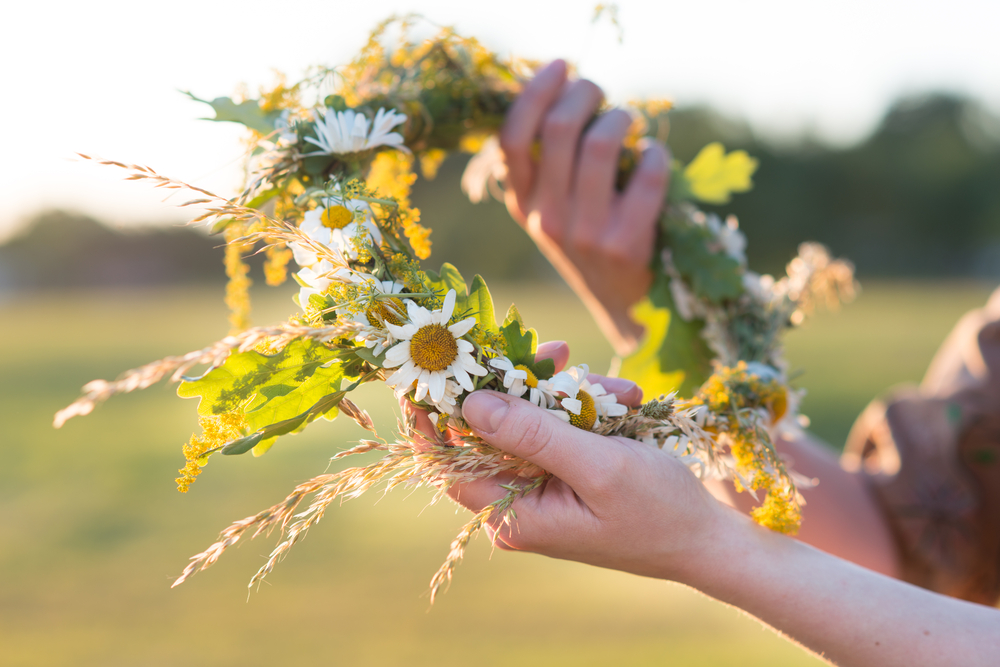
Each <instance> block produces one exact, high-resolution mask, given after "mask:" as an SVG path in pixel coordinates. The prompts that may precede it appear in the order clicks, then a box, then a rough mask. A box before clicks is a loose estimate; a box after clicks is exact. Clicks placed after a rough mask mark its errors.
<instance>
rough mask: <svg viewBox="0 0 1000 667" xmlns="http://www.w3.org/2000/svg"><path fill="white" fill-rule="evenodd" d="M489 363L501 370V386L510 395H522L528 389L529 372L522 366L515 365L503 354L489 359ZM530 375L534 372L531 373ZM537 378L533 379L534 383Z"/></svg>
mask: <svg viewBox="0 0 1000 667" xmlns="http://www.w3.org/2000/svg"><path fill="white" fill-rule="evenodd" d="M488 363H489V365H490V366H492V367H493V368H495V369H497V370H498V371H503V388H504V389H506V390H507V393H508V394H510V395H512V396H524V392H526V391H528V384H527V383H528V373H531V371H529V370H528V369H527V368H525V367H524V366H520V367H518V366H515V365H514V364H513V363H512V362H511V360H510V359H508V358H507V357H504V356H500V357H497V358H496V359H490V360H489V362H488ZM532 376H534V374H533V373H532ZM537 384H538V380H535V385H537Z"/></svg>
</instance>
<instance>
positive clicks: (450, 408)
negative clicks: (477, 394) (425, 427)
mask: <svg viewBox="0 0 1000 667" xmlns="http://www.w3.org/2000/svg"><path fill="white" fill-rule="evenodd" d="M461 395H462V387H461V386H459V384H458V383H457V382H455V381H454V380H450V379H449V380H445V381H444V398H442V399H441V400H440V401H435V400H431V402H430V403H431V405H433V406H434V407H435V408H437V409H438V411H439V412H443V413H444V414H446V415H456V416H461V408H460V407H459V406H458V397H459V396H461ZM431 414H434V413H433V412H432V413H431ZM435 421H436V420H435ZM435 426H437V424H436V423H435Z"/></svg>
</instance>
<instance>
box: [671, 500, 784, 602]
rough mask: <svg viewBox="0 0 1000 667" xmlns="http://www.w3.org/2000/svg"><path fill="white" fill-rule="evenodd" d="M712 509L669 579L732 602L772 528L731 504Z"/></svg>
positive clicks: (718, 504)
mask: <svg viewBox="0 0 1000 667" xmlns="http://www.w3.org/2000/svg"><path fill="white" fill-rule="evenodd" d="M706 493H707V491H706ZM713 510H714V511H713V512H712V513H711V515H710V518H709V519H708V520H707V521H704V522H702V524H701V525H700V526H699V529H698V532H697V535H696V537H695V538H694V539H693V540H692V544H691V546H690V548H689V549H688V550H687V551H688V553H687V554H686V555H685V556H684V557H683V558H682V559H681V561H680V562H679V563H678V566H677V568H676V572H675V573H674V576H672V577H669V578H671V579H673V580H674V581H677V582H678V583H682V584H685V585H687V586H691V587H692V588H695V589H697V590H699V591H701V592H702V593H705V594H706V595H710V596H711V597H714V598H716V599H719V600H723V601H729V599H730V598H731V597H732V596H733V595H737V594H738V593H737V590H736V587H737V586H738V585H739V582H740V581H741V580H742V579H743V578H745V577H746V576H747V572H748V571H752V570H753V568H754V565H752V564H751V563H752V561H755V560H757V559H758V558H759V557H760V554H761V552H762V546H763V541H765V540H766V539H767V537H768V536H769V535H770V534H771V531H769V530H767V529H766V528H762V527H760V526H758V525H757V524H756V523H754V522H753V520H751V519H750V518H749V517H747V516H746V515H745V514H743V513H742V512H739V511H738V510H736V509H733V508H732V507H729V506H728V505H723V504H721V503H716V504H715V506H714V508H713Z"/></svg>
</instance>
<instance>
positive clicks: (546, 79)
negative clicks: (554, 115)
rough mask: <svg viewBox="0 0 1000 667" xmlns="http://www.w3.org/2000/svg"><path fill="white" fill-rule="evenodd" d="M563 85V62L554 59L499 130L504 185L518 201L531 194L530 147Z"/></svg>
mask: <svg viewBox="0 0 1000 667" xmlns="http://www.w3.org/2000/svg"><path fill="white" fill-rule="evenodd" d="M565 83H566V63H565V61H563V60H553V61H552V62H551V63H549V64H548V65H546V66H545V67H543V68H542V69H540V70H539V71H538V73H537V74H536V75H535V78H534V79H532V80H531V82H530V83H528V85H527V86H525V87H524V90H523V91H521V94H520V95H519V96H518V98H517V100H515V101H514V104H513V105H511V108H510V110H509V111H508V112H507V118H506V120H505V121H504V124H503V128H502V129H501V130H500V148H501V149H502V150H503V154H504V159H505V160H506V162H507V185H508V187H509V188H510V189H511V190H513V192H514V194H515V196H516V197H517V198H519V199H520V201H521V202H524V201H525V200H527V198H528V197H529V196H530V195H531V190H532V188H533V186H534V182H535V161H534V159H533V158H532V154H531V153H532V148H531V147H532V145H533V144H534V143H535V139H536V138H537V137H538V135H539V133H540V130H541V125H542V119H543V118H544V117H545V114H546V112H547V111H548V110H549V108H550V107H551V106H552V105H553V104H554V103H555V101H556V100H557V99H558V98H559V94H560V92H561V91H562V88H563V85H564V84H565Z"/></svg>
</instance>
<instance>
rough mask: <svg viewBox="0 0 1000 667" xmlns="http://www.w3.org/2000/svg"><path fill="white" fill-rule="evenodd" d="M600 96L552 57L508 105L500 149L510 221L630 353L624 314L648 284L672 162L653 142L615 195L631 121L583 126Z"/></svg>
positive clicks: (617, 114)
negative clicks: (569, 75)
mask: <svg viewBox="0 0 1000 667" xmlns="http://www.w3.org/2000/svg"><path fill="white" fill-rule="evenodd" d="M603 98H604V96H603V93H602V92H601V89H600V88H598V87H597V86H596V85H594V84H593V83H592V82H590V81H587V80H584V79H579V80H575V81H568V80H567V75H566V63H564V62H563V61H561V60H556V61H554V62H552V63H551V64H549V65H548V66H547V67H545V68H543V69H542V70H540V71H539V72H538V74H537V76H536V77H535V78H534V79H533V80H532V81H531V83H529V84H528V85H527V86H526V87H525V89H524V91H523V92H522V93H521V95H520V97H518V99H517V101H516V102H515V103H514V104H513V106H512V107H511V109H510V111H509V113H508V114H507V120H506V122H505V124H504V127H503V129H502V130H501V132H500V146H501V148H502V149H503V152H504V155H505V157H506V161H507V171H508V174H507V208H508V210H509V211H510V213H511V215H512V216H513V217H514V219H515V220H517V221H518V223H520V224H521V225H522V226H523V227H524V228H525V229H526V230H527V232H528V234H529V236H531V238H532V240H534V242H535V243H536V244H537V245H538V247H539V248H540V249H541V251H542V252H543V253H544V254H545V256H546V257H547V258H548V259H549V261H550V262H552V264H553V266H555V267H556V269H557V270H558V271H559V273H560V274H561V275H562V276H563V278H564V279H565V280H566V282H567V283H569V285H570V287H572V288H573V290H574V291H576V293H577V294H578V295H579V296H580V298H581V299H582V300H583V302H584V303H585V304H586V305H587V307H588V308H589V309H590V311H591V313H592V314H593V316H594V318H595V319H596V320H597V322H598V324H599V325H600V326H601V329H602V330H603V331H604V333H605V335H606V336H607V337H608V339H609V340H610V341H611V343H612V345H613V346H614V348H615V351H616V352H618V354H621V355H626V354H628V353H630V352H631V351H632V350H633V349H634V348H635V346H636V345H637V343H638V341H639V339H640V338H641V336H642V327H641V326H640V325H638V324H637V323H635V322H634V321H633V320H632V319H631V317H630V316H629V309H630V308H631V307H632V306H633V305H634V304H635V303H636V302H638V301H639V299H641V298H642V297H643V296H644V295H645V294H646V292H647V291H648V290H649V286H650V282H651V281H652V274H651V272H650V270H649V263H650V260H651V258H652V251H653V242H654V237H655V231H656V219H657V215H658V214H659V212H660V208H661V206H662V205H663V201H664V198H665V195H666V188H667V179H668V175H669V169H668V164H669V160H668V157H667V153H666V150H665V149H664V148H663V147H662V146H660V145H659V144H656V143H655V142H650V143H649V144H648V145H647V147H646V148H645V150H644V152H643V156H642V160H641V161H640V162H639V165H638V166H637V168H636V170H635V172H634V173H633V174H632V177H631V180H630V181H629V184H628V186H627V187H626V188H625V191H624V192H621V193H619V192H617V191H616V190H615V177H616V174H617V170H618V158H619V152H620V150H621V147H622V140H623V139H624V138H625V136H626V133H627V131H628V128H629V125H630V124H631V122H632V119H631V117H630V116H629V114H628V113H626V112H625V111H622V110H621V109H613V110H611V111H608V112H607V113H604V114H602V115H601V116H599V117H598V118H597V120H595V121H594V122H593V123H592V124H591V125H590V126H589V127H587V123H588V122H589V121H590V120H591V118H593V116H594V114H595V113H596V112H597V111H598V109H599V108H600V106H601V103H602V100H603ZM585 129H586V131H585ZM536 140H540V144H541V153H540V155H538V156H537V157H538V159H537V161H536V154H535V151H536V150H537V149H536V148H535V142H536Z"/></svg>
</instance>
